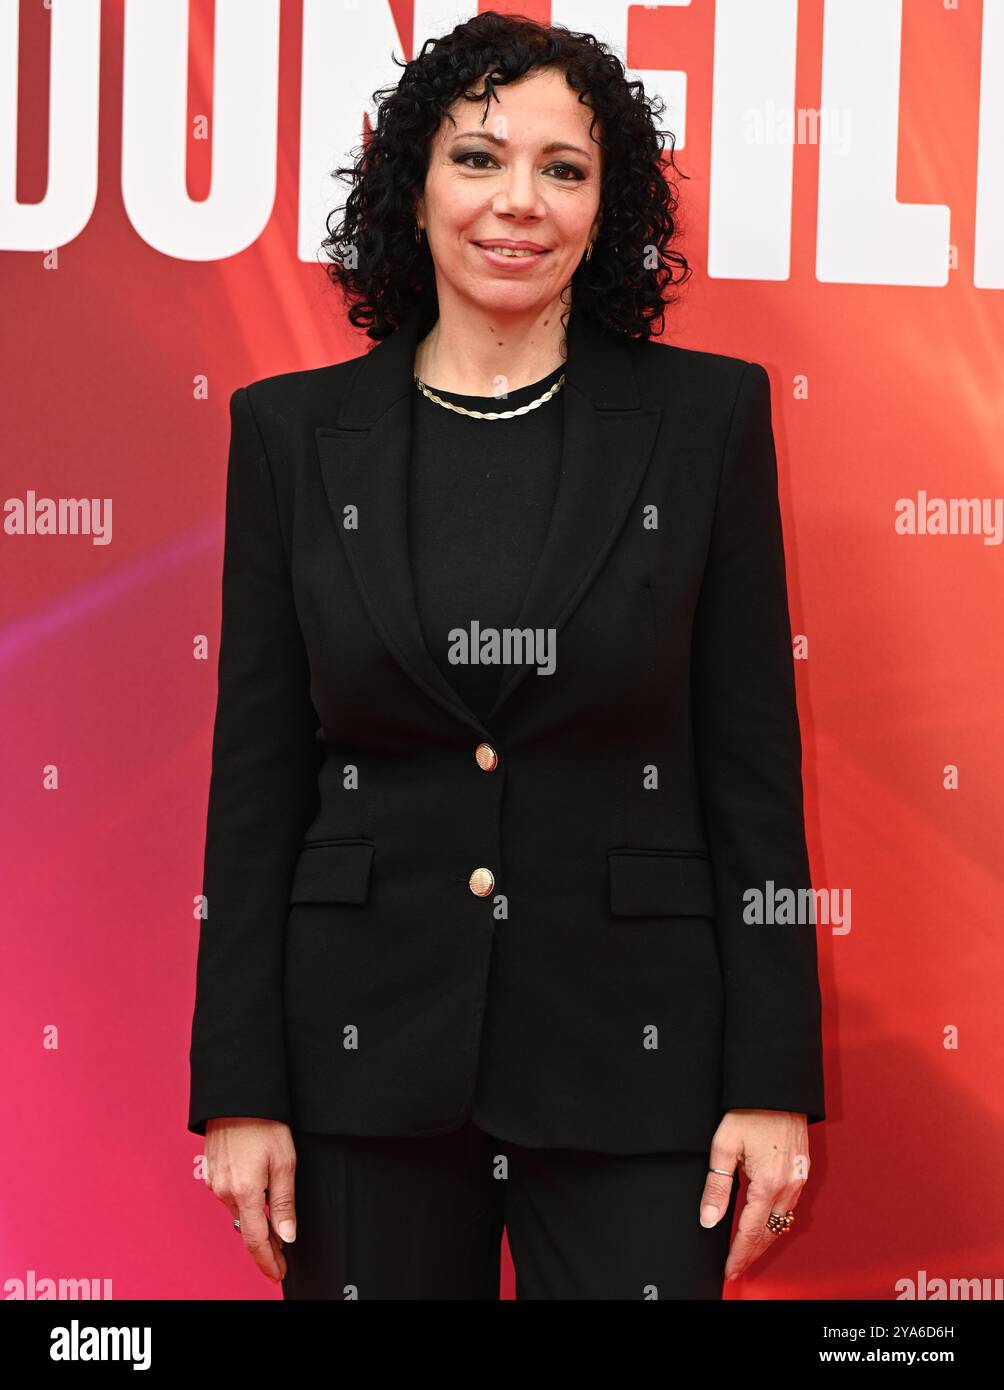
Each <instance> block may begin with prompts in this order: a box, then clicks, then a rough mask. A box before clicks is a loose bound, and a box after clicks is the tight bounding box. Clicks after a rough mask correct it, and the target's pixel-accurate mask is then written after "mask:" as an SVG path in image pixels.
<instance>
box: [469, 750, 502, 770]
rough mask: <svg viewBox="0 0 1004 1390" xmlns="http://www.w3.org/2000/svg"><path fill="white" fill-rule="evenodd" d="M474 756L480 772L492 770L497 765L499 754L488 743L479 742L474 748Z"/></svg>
mask: <svg viewBox="0 0 1004 1390" xmlns="http://www.w3.org/2000/svg"><path fill="white" fill-rule="evenodd" d="M474 756H475V757H476V758H477V760H478V767H479V768H480V769H481V771H482V772H494V771H495V769H496V768H497V767H498V765H499V755H498V754H497V753H496V752H495V749H494V748H493V747H492V746H491V744H490V743H479V744H478V746H477V748H475V750H474Z"/></svg>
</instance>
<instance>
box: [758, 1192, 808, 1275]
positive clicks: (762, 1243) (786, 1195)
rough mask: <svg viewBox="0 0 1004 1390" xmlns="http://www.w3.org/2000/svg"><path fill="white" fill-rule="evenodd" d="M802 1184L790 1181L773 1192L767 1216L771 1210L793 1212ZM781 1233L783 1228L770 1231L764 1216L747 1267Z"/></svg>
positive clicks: (780, 1213)
mask: <svg viewBox="0 0 1004 1390" xmlns="http://www.w3.org/2000/svg"><path fill="white" fill-rule="evenodd" d="M804 1186H805V1183H804V1181H801V1182H791V1183H788V1184H787V1186H785V1187H782V1188H781V1189H780V1190H779V1191H778V1192H777V1193H776V1194H775V1196H774V1200H773V1202H771V1204H770V1211H768V1213H767V1217H770V1215H771V1214H772V1213H773V1212H776V1213H777V1215H778V1216H784V1214H785V1212H789V1211H792V1212H793V1211H794V1210H795V1208H796V1207H797V1206H798V1199H799V1197H800V1196H801V1192H802V1188H803V1187H804ZM783 1235H784V1231H783V1230H777V1231H772V1230H771V1228H770V1227H769V1226H768V1225H767V1224H766V1218H765V1219H764V1229H763V1231H762V1232H761V1236H760V1240H759V1241H758V1242H757V1245H756V1248H755V1249H754V1251H753V1252H752V1254H751V1255H750V1257H749V1260H748V1261H747V1268H749V1266H750V1265H751V1264H753V1262H754V1261H755V1260H758V1259H759V1258H760V1256H761V1255H762V1254H763V1253H764V1251H765V1250H766V1249H767V1248H768V1246H770V1245H773V1244H774V1243H775V1241H777V1240H780V1238H781V1236H783Z"/></svg>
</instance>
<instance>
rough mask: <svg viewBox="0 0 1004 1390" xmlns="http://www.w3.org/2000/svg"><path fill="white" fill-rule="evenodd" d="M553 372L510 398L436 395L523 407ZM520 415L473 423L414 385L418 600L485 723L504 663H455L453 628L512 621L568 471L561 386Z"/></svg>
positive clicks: (411, 505) (447, 668) (412, 485)
mask: <svg viewBox="0 0 1004 1390" xmlns="http://www.w3.org/2000/svg"><path fill="white" fill-rule="evenodd" d="M563 371H564V367H563V366H562V367H556V368H555V370H554V371H553V372H551V373H550V374H549V375H548V376H546V377H542V378H541V380H540V381H535V382H532V383H531V384H530V385H529V386H523V387H520V389H519V390H518V391H510V392H509V394H508V396H506V397H504V398H496V397H494V396H461V395H457V394H456V393H455V392H452V391H440V390H436V388H435V387H430V389H431V390H435V391H436V395H437V396H442V398H443V399H444V400H448V401H451V402H453V403H454V404H455V405H462V406H465V407H466V408H467V409H469V410H515V409H516V408H517V407H518V406H521V405H528V404H529V403H530V401H532V400H536V398H537V397H538V396H540V395H542V394H543V392H545V391H546V390H547V389H548V387H550V386H551V385H552V384H553V383H554V382H555V381H557V379H558V378H559V377H560V376H561V374H562V372H563ZM565 389H566V387H565V386H562V387H561V390H559V391H558V392H556V394H555V395H553V396H552V397H551V399H550V400H548V401H545V402H544V404H543V405H541V406H538V407H537V409H536V410H531V411H529V412H528V413H527V414H526V415H517V416H516V417H515V418H514V419H512V420H472V419H470V418H469V417H467V416H464V415H458V414H457V413H456V412H455V411H453V410H447V409H445V407H443V406H441V405H437V404H436V403H435V402H434V401H430V400H429V399H428V397H427V396H424V395H423V394H422V392H421V391H419V389H418V387H417V386H416V387H415V388H414V400H413V405H412V456H411V473H410V477H409V489H408V529H409V545H410V551H411V572H412V579H413V583H414V588H415V602H416V605H417V608H418V616H419V620H420V622H421V625H422V632H423V634H424V636H425V642H426V646H427V647H428V648H429V652H430V654H431V655H432V657H433V658H434V659H435V661H436V663H437V665H438V666H439V668H440V670H441V671H442V672H443V674H444V675H445V676H446V678H447V680H448V681H449V682H450V683H451V684H452V685H453V687H454V689H455V690H456V691H457V692H458V694H459V695H460V697H461V699H462V700H464V701H465V703H466V704H467V705H468V707H469V708H470V709H472V710H473V711H474V713H475V714H476V715H477V716H478V718H479V719H482V720H484V718H485V716H486V715H487V714H488V712H489V710H490V709H491V707H492V705H493V704H494V703H495V697H496V695H497V694H498V689H499V685H500V683H501V679H502V676H503V674H504V670H503V668H502V667H500V666H498V665H481V664H479V665H474V664H471V663H468V664H453V663H451V662H450V661H449V660H448V656H447V653H448V651H449V649H450V646H451V640H450V636H449V634H450V630H451V629H452V628H462V629H463V630H464V631H465V632H467V633H470V631H471V624H472V622H475V621H476V622H477V623H478V625H479V628H480V629H481V630H482V631H483V630H484V629H485V628H488V627H491V628H497V629H502V628H506V627H514V626H515V625H516V617H517V615H518V613H519V610H520V606H521V604H522V602H523V598H524V596H525V594H526V591H527V589H528V587H529V584H530V578H531V576H532V574H533V570H534V566H535V565H536V563H537V559H538V557H539V555H540V551H541V548H542V547H543V544H544V537H545V536H546V534H547V529H548V526H549V525H550V521H551V512H552V509H553V506H554V498H555V495H556V493H557V488H558V479H559V475H560V471H561V435H562V429H561V425H562V393H563V392H564V391H565Z"/></svg>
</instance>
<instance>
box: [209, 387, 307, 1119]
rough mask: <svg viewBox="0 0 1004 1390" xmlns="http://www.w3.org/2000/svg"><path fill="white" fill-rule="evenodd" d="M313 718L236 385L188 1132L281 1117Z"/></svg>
mask: <svg viewBox="0 0 1004 1390" xmlns="http://www.w3.org/2000/svg"><path fill="white" fill-rule="evenodd" d="M319 722H320V721H319V720H318V717H317V714H316V711H315V709H314V707H313V703H312V700H311V696H310V671H309V664H308V660H307V654H306V650H305V647H304V643H303V638H302V634H301V632H300V628H299V623H298V620H297V616H296V611H295V607H294V602H293V591H292V584H291V578H290V572H289V566H288V564H287V561H286V557H285V551H284V548H283V543H282V535H281V530H280V524H279V512H278V507H277V503H276V495H275V491H274V485H273V479H272V473H271V469H270V467H269V462H268V458H267V456H266V452H265V447H264V444H263V441H262V437H261V434H260V432H259V429H258V426H257V423H256V420H255V416H254V411H253V408H252V405H251V399H250V397H249V394H248V388H247V387H240V388H238V390H236V391H235V392H234V393H233V395H232V396H231V398H230V453H229V461H228V465H227V484H226V529H225V535H224V547H223V581H222V617H221V626H220V648H219V665H218V674H217V703H216V717H215V722H214V726H213V742H212V771H211V777H210V785H209V806H208V812H207V817H206V838H205V860H204V867H203V880H202V882H203V895H204V916H203V918H202V920H201V923H200V932H199V949H198V961H197V967H196V992H195V1008H194V1013H193V1018H192V1032H191V1048H190V1052H189V1066H190V1081H191V1085H190V1103H189V1117H188V1128H189V1130H191V1131H192V1132H193V1133H194V1134H205V1132H206V1121H207V1120H208V1119H209V1118H211V1117H213V1116H224V1115H244V1116H259V1117H261V1118H264V1119H274V1120H283V1121H285V1122H286V1123H290V1116H291V1105H290V1093H289V1084H288V1078H287V1070H286V1058H285V1046H284V1030H283V1007H282V991H283V959H284V952H283V938H284V932H285V924H286V916H287V912H288V898H289V888H290V883H291V881H292V873H293V868H294V866H295V862H296V857H297V853H298V850H299V846H300V842H301V839H302V836H303V833H304V830H305V828H306V826H307V825H308V824H309V822H310V820H311V818H312V817H313V815H314V812H315V810H316V804H317V774H318V770H319V751H320V745H319V743H318V742H317V739H316V737H315V735H316V731H317V728H318V724H319Z"/></svg>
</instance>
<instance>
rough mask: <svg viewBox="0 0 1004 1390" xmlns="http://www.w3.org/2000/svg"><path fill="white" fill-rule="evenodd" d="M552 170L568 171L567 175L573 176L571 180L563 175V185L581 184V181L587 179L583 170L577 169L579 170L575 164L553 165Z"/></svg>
mask: <svg viewBox="0 0 1004 1390" xmlns="http://www.w3.org/2000/svg"><path fill="white" fill-rule="evenodd" d="M551 168H552V169H565V170H567V173H568V174H571V178H567V177H566V176H565V175H562V176H561V182H562V183H575V182H581V181H582V180H583V179H584V178H585V177H586V176H585V174H584V173H583V172H582V170H581V169H577V168H576V167H575V165H574V164H552V165H551Z"/></svg>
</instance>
